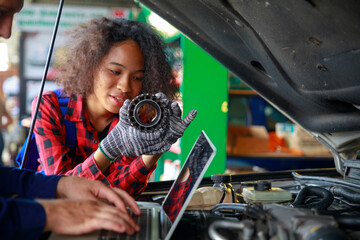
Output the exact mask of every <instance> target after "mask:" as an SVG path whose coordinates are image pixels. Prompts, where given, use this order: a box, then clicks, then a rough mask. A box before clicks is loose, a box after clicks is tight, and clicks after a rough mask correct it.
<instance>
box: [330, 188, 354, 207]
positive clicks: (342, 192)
mask: <svg viewBox="0 0 360 240" xmlns="http://www.w3.org/2000/svg"><path fill="white" fill-rule="evenodd" d="M330 191H331V192H332V193H333V194H334V195H335V196H340V197H343V198H345V199H346V200H349V201H351V202H353V203H360V194H359V192H356V191H354V190H351V189H349V188H346V187H341V186H334V187H332V188H331V189H330Z"/></svg>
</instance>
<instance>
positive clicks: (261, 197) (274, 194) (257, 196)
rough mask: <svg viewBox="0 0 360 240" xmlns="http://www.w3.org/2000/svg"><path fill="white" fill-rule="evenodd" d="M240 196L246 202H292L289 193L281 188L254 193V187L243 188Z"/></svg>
mask: <svg viewBox="0 0 360 240" xmlns="http://www.w3.org/2000/svg"><path fill="white" fill-rule="evenodd" d="M242 195H243V198H244V200H245V201H248V202H283V201H290V200H292V195H291V193H290V192H288V191H285V190H284V189H282V188H276V187H274V188H271V189H270V190H265V191H256V190H254V187H246V188H243V191H242Z"/></svg>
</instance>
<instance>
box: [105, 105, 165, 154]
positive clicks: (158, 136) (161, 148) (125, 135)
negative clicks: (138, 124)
mask: <svg viewBox="0 0 360 240" xmlns="http://www.w3.org/2000/svg"><path fill="white" fill-rule="evenodd" d="M129 104H130V100H126V101H125V102H124V105H123V106H122V107H121V108H120V113H119V114H120V120H119V123H118V124H117V125H116V126H115V127H114V129H113V130H111V132H110V133H109V134H108V135H107V136H106V137H105V138H104V139H103V140H102V141H101V142H100V145H99V147H100V150H101V151H102V152H103V153H104V154H105V155H106V157H107V158H109V159H115V158H117V157H118V156H119V155H123V156H127V157H134V156H140V155H142V154H147V155H153V154H156V153H161V152H165V151H167V150H169V149H170V147H171V144H170V143H168V142H166V141H164V137H165V129H163V128H160V129H159V130H158V131H155V132H151V133H147V132H142V131H140V130H137V129H136V128H134V127H133V126H131V123H130V122H129V120H128V108H129Z"/></svg>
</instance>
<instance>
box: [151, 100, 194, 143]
mask: <svg viewBox="0 0 360 240" xmlns="http://www.w3.org/2000/svg"><path fill="white" fill-rule="evenodd" d="M155 96H156V97H157V98H158V99H160V101H163V102H165V103H166V105H168V106H169V109H170V113H169V120H170V125H169V127H168V129H167V131H166V133H165V134H166V135H165V139H164V141H166V142H168V143H170V144H171V145H172V144H174V143H175V142H176V141H177V140H178V139H179V138H180V137H182V135H183V134H184V131H185V129H186V128H187V127H188V126H189V125H190V123H191V122H192V121H193V120H194V118H195V117H196V114H197V111H196V110H191V111H190V112H189V113H188V115H187V116H186V117H185V118H184V119H181V114H182V111H181V109H180V107H179V105H178V104H177V103H176V102H172V101H171V100H170V99H169V98H168V97H167V96H166V95H165V94H163V93H156V94H155Z"/></svg>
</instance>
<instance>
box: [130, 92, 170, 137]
mask: <svg viewBox="0 0 360 240" xmlns="http://www.w3.org/2000/svg"><path fill="white" fill-rule="evenodd" d="M128 118H129V121H130V123H131V124H132V126H133V127H135V128H137V129H138V130H140V131H143V132H154V131H156V130H157V129H159V128H161V127H162V126H163V125H164V123H165V122H166V120H167V119H168V110H167V108H166V106H165V104H164V103H163V102H161V101H159V99H158V98H157V97H156V96H155V95H153V94H148V93H145V94H140V95H138V96H137V97H135V98H134V99H133V100H132V101H131V103H130V105H129V114H128Z"/></svg>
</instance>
